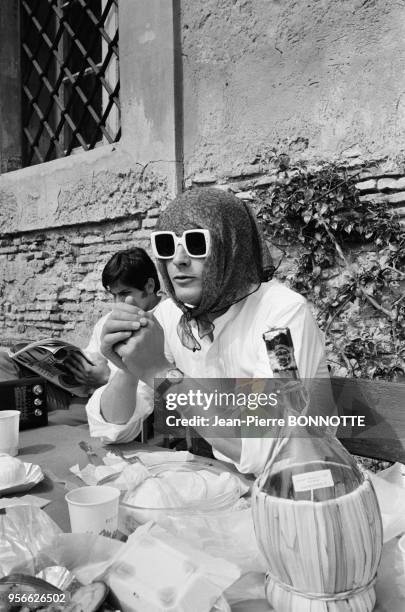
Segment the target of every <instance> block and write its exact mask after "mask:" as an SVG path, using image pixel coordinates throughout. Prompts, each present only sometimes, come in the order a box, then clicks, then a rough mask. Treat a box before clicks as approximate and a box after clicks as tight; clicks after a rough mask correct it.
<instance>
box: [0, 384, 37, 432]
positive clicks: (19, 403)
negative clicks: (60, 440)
mask: <svg viewBox="0 0 405 612" xmlns="http://www.w3.org/2000/svg"><path fill="white" fill-rule="evenodd" d="M0 410H19V411H20V412H21V415H20V429H31V428H33V427H43V426H44V425H47V424H48V410H47V404H46V380H44V379H43V378H41V377H39V376H32V377H27V378H18V379H15V380H7V381H4V382H0Z"/></svg>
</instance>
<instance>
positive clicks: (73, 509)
mask: <svg viewBox="0 0 405 612" xmlns="http://www.w3.org/2000/svg"><path fill="white" fill-rule="evenodd" d="M119 496H120V491H119V489H116V488H114V487H108V486H91V487H80V488H79V489H73V490H72V491H69V493H67V494H66V495H65V499H66V501H67V503H68V508H69V517H70V527H71V531H72V533H94V534H98V535H104V536H107V537H110V538H113V537H114V536H115V534H116V532H117V527H118V500H119Z"/></svg>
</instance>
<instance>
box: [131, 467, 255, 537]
mask: <svg viewBox="0 0 405 612" xmlns="http://www.w3.org/2000/svg"><path fill="white" fill-rule="evenodd" d="M148 469H149V470H150V472H151V473H152V474H153V477H156V478H160V477H161V476H162V475H163V474H165V473H167V472H173V471H175V472H194V473H198V472H201V471H203V470H204V471H208V472H211V473H213V474H216V475H217V476H220V475H221V474H223V473H229V474H230V476H231V482H232V480H233V481H234V486H233V487H232V488H231V489H230V490H229V491H224V492H222V493H220V494H216V495H213V496H211V497H207V498H204V499H199V500H195V501H193V500H188V501H187V502H186V503H185V502H184V501H183V499H182V496H181V495H179V497H178V499H177V500H176V491H175V490H174V489H172V488H171V494H172V495H171V498H172V501H174V502H175V505H167V506H164V507H153V506H150V507H147V506H139V505H134V504H133V503H131V502H130V501H129V499H128V498H129V496H130V495H131V494H132V493H133V491H131V492H126V493H125V494H124V495H123V496H122V498H121V500H120V531H123V533H125V534H129V533H132V532H133V531H134V530H135V529H136V528H137V527H138V526H139V525H140V524H144V523H147V522H148V521H154V522H156V523H158V524H159V525H160V526H162V527H164V528H166V529H169V530H171V531H173V530H176V525H177V524H178V523H180V524H181V523H183V524H184V522H185V521H187V519H190V518H191V519H192V520H193V521H200V520H204V517H207V516H212V515H213V514H217V513H220V512H225V511H229V510H230V509H231V508H232V507H233V506H234V505H235V504H236V502H237V501H238V500H239V498H240V497H241V495H242V494H243V492H244V489H243V486H242V483H241V481H240V479H239V477H238V476H237V475H236V474H233V473H232V472H231V471H229V470H227V469H226V468H225V467H224V466H222V465H220V464H218V465H216V464H215V463H214V462H209V463H205V462H203V461H201V462H200V461H194V460H191V461H175V460H174V461H166V462H165V463H159V464H155V465H152V466H150V467H148Z"/></svg>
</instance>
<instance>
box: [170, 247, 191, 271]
mask: <svg viewBox="0 0 405 612" xmlns="http://www.w3.org/2000/svg"><path fill="white" fill-rule="evenodd" d="M173 263H174V264H175V265H176V266H188V265H189V263H190V257H189V255H188V253H187V251H186V250H185V248H184V247H183V245H182V244H179V245H177V249H176V252H175V254H174V257H173Z"/></svg>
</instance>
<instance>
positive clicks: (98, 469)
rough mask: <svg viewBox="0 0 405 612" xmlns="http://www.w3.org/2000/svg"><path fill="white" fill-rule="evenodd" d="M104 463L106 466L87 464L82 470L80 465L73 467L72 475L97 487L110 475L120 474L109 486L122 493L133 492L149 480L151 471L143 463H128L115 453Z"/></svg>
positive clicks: (108, 456) (107, 457)
mask: <svg viewBox="0 0 405 612" xmlns="http://www.w3.org/2000/svg"><path fill="white" fill-rule="evenodd" d="M103 461H104V463H105V465H97V466H96V465H92V464H91V463H89V464H87V465H86V467H84V468H83V469H82V470H81V469H80V468H79V465H78V464H76V465H73V466H72V467H71V468H69V469H70V471H71V472H72V474H74V475H75V476H77V477H78V478H80V479H81V480H83V482H84V483H86V484H87V485H96V484H97V483H99V482H100V480H102V479H103V478H105V477H106V476H110V474H120V475H119V477H118V478H117V479H116V480H112V481H111V482H109V483H108V485H109V486H110V485H111V486H112V487H116V488H117V489H120V490H121V491H127V490H132V489H133V488H135V487H137V486H138V485H139V484H141V483H142V482H143V481H144V480H146V478H149V476H150V473H149V470H148V469H147V468H146V467H145V466H144V465H142V464H141V463H127V462H126V461H123V460H122V459H120V458H119V457H117V456H116V455H113V453H108V454H107V455H106V456H105V457H104V458H103Z"/></svg>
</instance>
